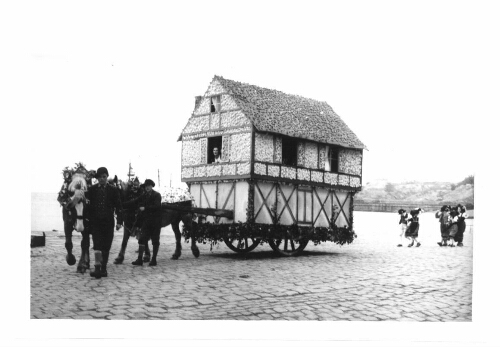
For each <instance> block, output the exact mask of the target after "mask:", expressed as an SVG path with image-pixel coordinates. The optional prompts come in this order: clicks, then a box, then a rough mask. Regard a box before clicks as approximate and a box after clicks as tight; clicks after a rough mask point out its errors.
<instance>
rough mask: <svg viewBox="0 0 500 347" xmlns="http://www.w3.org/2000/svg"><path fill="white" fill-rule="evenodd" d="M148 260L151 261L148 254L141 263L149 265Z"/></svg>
mask: <svg viewBox="0 0 500 347" xmlns="http://www.w3.org/2000/svg"><path fill="white" fill-rule="evenodd" d="M150 259H151V256H149V255H148V254H146V255H145V256H144V258H143V259H142V261H143V262H145V263H149V260H150Z"/></svg>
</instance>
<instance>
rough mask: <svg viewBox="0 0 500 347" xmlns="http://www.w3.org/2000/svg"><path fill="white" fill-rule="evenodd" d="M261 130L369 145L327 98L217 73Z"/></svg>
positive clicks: (339, 142) (348, 143)
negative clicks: (291, 91) (259, 85)
mask: <svg viewBox="0 0 500 347" xmlns="http://www.w3.org/2000/svg"><path fill="white" fill-rule="evenodd" d="M214 80H217V81H218V82H219V83H220V84H221V85H222V87H223V88H224V89H225V90H226V92H227V93H228V94H230V95H232V97H233V98H234V100H235V101H236V103H237V104H238V106H239V107H240V108H241V110H242V112H243V114H245V116H247V117H248V119H249V120H250V121H251V122H252V123H253V125H254V126H255V128H256V129H257V130H258V131H263V132H272V133H278V134H282V135H287V136H291V137H295V138H297V137H298V138H303V139H308V140H313V141H317V142H322V143H329V144H334V145H340V146H343V147H350V148H358V149H365V148H366V146H365V145H364V144H363V143H362V142H361V141H360V140H359V139H358V137H357V136H356V134H354V132H352V130H351V129H349V127H348V126H347V125H346V124H345V123H344V121H342V119H341V118H340V117H339V116H338V115H337V114H336V113H335V112H334V111H333V109H332V108H331V107H330V105H328V104H327V103H326V102H324V101H316V100H313V99H308V98H304V97H302V96H298V95H291V94H285V93H283V92H280V91H277V90H273V89H267V88H262V87H258V86H254V85H250V84H246V83H241V82H236V81H231V80H228V79H225V78H223V77H220V76H215V77H214Z"/></svg>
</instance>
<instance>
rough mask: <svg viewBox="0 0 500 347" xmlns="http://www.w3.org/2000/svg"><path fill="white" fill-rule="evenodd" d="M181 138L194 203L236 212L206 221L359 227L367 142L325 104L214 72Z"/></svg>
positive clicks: (184, 171) (185, 174)
mask: <svg viewBox="0 0 500 347" xmlns="http://www.w3.org/2000/svg"><path fill="white" fill-rule="evenodd" d="M179 141H182V159H181V165H182V168H181V170H182V176H181V179H182V181H183V182H185V183H186V184H187V185H188V187H189V190H190V192H191V194H192V196H193V197H194V200H195V204H196V205H197V206H198V207H204V208H215V209H225V210H232V211H234V214H233V218H232V219H228V218H223V217H214V216H207V217H206V219H205V221H206V222H210V223H215V224H220V223H259V224H276V223H279V224H281V225H298V226H299V227H314V228H318V227H325V228H332V227H333V228H335V227H337V228H340V227H341V228H348V229H350V230H352V226H353V199H354V195H355V194H356V192H358V191H360V189H361V184H362V161H363V149H365V146H364V145H363V143H362V142H361V141H360V140H359V139H358V138H357V136H356V135H355V134H354V133H353V132H352V131H351V130H350V129H349V128H348V126H347V125H346V124H345V123H344V122H343V121H342V119H341V118H340V117H339V116H338V115H337V114H336V113H335V112H334V111H333V109H332V108H331V107H330V106H329V105H328V104H327V103H326V102H320V101H316V100H312V99H308V98H305V97H301V96H296V95H290V94H285V93H282V92H279V91H276V90H271V89H266V88H262V87H258V86H253V85H249V84H245V83H240V82H235V81H232V80H228V79H225V78H223V77H219V76H215V77H214V78H213V80H212V82H211V83H210V85H209V87H208V89H207V91H206V92H205V94H204V95H203V96H197V97H196V98H195V108H194V111H193V113H192V115H191V117H190V118H189V121H188V122H187V125H186V126H185V127H184V129H183V130H182V133H181V135H180V137H179ZM214 147H217V148H218V150H219V153H220V158H221V160H220V162H214Z"/></svg>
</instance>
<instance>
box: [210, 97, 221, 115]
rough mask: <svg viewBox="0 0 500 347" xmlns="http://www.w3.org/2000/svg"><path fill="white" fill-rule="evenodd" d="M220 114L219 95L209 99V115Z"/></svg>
mask: <svg viewBox="0 0 500 347" xmlns="http://www.w3.org/2000/svg"><path fill="white" fill-rule="evenodd" d="M215 112H220V95H216V96H212V97H210V113H215Z"/></svg>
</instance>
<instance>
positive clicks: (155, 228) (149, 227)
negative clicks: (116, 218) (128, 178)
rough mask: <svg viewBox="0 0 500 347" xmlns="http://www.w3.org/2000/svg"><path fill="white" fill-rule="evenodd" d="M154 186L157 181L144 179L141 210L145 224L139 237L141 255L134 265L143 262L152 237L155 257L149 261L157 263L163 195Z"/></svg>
mask: <svg viewBox="0 0 500 347" xmlns="http://www.w3.org/2000/svg"><path fill="white" fill-rule="evenodd" d="M154 186H155V183H154V182H153V181H152V180H150V179H147V180H146V181H144V188H145V189H146V192H145V194H144V195H143V198H142V199H141V201H140V202H139V210H140V211H141V213H143V214H144V224H143V225H142V232H141V236H140V238H139V256H138V258H137V260H136V261H134V262H132V264H133V265H142V264H143V259H142V255H143V254H144V249H145V248H146V245H147V242H148V239H150V238H151V243H152V244H153V257H152V258H151V261H150V262H149V266H155V265H156V255H157V254H158V249H159V248H160V233H161V195H160V193H158V192H156V191H154V190H153V187H154Z"/></svg>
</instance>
